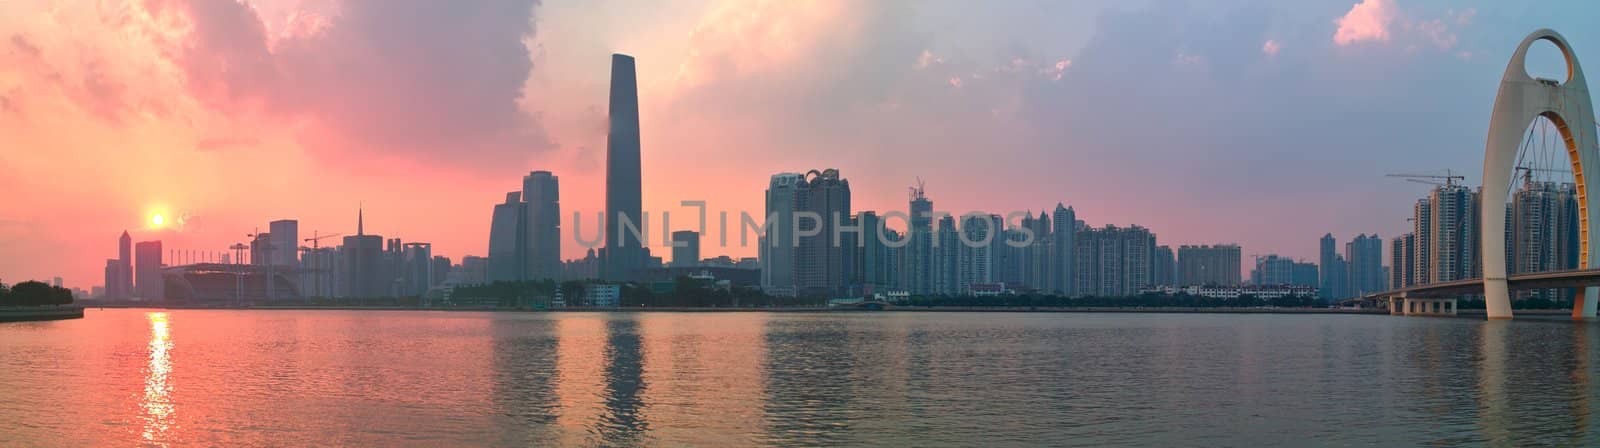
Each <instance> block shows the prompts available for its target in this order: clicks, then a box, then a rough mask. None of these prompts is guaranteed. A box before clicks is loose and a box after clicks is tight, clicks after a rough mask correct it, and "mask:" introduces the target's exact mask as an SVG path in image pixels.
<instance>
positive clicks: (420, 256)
mask: <svg viewBox="0 0 1600 448" xmlns="http://www.w3.org/2000/svg"><path fill="white" fill-rule="evenodd" d="M401 247H402V249H401V253H402V255H401V262H400V269H399V272H398V273H399V279H400V284H401V290H400V295H402V296H406V297H418V296H421V295H423V294H425V293H427V292H428V288H430V287H432V284H433V245H432V244H428V243H415V242H412V243H405V244H404V245H402V246H401ZM445 265H446V266H449V261H446V262H445Z"/></svg>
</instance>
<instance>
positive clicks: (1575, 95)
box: [1361, 29, 1600, 319]
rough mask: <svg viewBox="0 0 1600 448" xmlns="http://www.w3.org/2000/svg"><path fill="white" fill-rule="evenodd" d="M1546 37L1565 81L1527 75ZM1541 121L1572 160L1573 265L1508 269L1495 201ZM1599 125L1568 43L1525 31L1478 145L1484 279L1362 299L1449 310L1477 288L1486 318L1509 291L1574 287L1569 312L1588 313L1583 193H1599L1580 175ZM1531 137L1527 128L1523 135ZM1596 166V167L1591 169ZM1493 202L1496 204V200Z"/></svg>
mask: <svg viewBox="0 0 1600 448" xmlns="http://www.w3.org/2000/svg"><path fill="white" fill-rule="evenodd" d="M1540 41H1545V42H1549V43H1551V44H1553V45H1555V47H1556V48H1557V49H1559V50H1561V54H1562V56H1563V58H1565V59H1566V63H1567V77H1566V79H1564V80H1554V79H1541V78H1534V77H1533V76H1531V75H1529V74H1528V71H1527V58H1528V49H1529V47H1531V46H1532V45H1533V44H1534V43H1537V42H1540ZM1541 119H1543V120H1548V121H1549V122H1551V123H1553V124H1554V128H1555V129H1556V130H1557V131H1558V132H1559V134H1560V146H1562V148H1561V150H1562V151H1560V152H1561V153H1562V154H1561V156H1560V157H1559V158H1560V159H1565V162H1566V163H1567V164H1570V165H1571V168H1572V176H1573V184H1574V187H1575V188H1576V199H1577V202H1578V212H1577V215H1578V216H1577V218H1578V240H1579V241H1578V266H1579V267H1580V268H1579V269H1576V270H1570V271H1555V272H1540V273H1530V274H1518V275H1507V269H1506V268H1507V266H1506V244H1505V242H1504V241H1503V239H1504V238H1505V235H1506V215H1507V213H1505V209H1504V208H1503V207H1501V206H1503V205H1504V204H1505V202H1504V200H1505V198H1506V197H1507V196H1509V195H1510V194H1511V182H1512V178H1513V175H1514V174H1515V173H1514V170H1517V169H1518V166H1517V165H1518V156H1519V155H1521V153H1522V151H1521V149H1522V147H1521V143H1522V142H1523V140H1524V138H1523V137H1524V135H1523V134H1524V130H1526V129H1528V127H1529V124H1530V123H1538V120H1541ZM1596 134H1600V128H1597V127H1596V126H1595V117H1594V107H1593V103H1592V102H1591V100H1590V98H1589V83H1588V81H1587V80H1586V79H1585V78H1584V76H1583V68H1582V67H1580V66H1579V65H1578V58H1577V56H1576V55H1575V54H1574V52H1573V51H1572V46H1571V45H1570V44H1568V43H1567V39H1566V38H1565V37H1562V36H1561V34H1559V33H1556V32H1555V31H1551V30H1548V29H1541V30H1538V31H1534V32H1533V33H1532V34H1529V35H1528V37H1526V38H1524V39H1523V40H1522V43H1521V44H1519V45H1518V46H1517V50H1516V52H1514V53H1512V55H1511V61H1510V62H1509V63H1508V64H1506V70H1505V74H1504V75H1502V77H1501V79H1500V90H1499V92H1498V93H1496V95H1495V100H1494V111H1493V114H1492V115H1491V116H1490V119H1489V135H1488V138H1487V139H1486V141H1485V144H1484V155H1483V189H1482V190H1481V191H1482V193H1481V195H1480V198H1481V200H1482V201H1483V204H1482V205H1481V206H1480V207H1478V209H1479V213H1480V214H1479V220H1478V222H1479V223H1480V224H1481V227H1479V231H1478V238H1479V243H1480V246H1479V247H1481V248H1482V249H1481V250H1479V251H1478V252H1477V256H1478V257H1479V260H1478V261H1479V262H1480V263H1481V266H1483V278H1476V279H1467V280H1459V281H1449V282H1438V283H1429V284H1423V285H1417V286H1410V287H1406V288H1401V289H1396V290H1392V291H1384V292H1380V293H1377V294H1371V295H1369V296H1366V297H1362V298H1361V299H1366V300H1374V301H1377V300H1387V301H1388V302H1389V309H1390V312H1391V313H1393V314H1407V315H1413V314H1423V315H1428V314H1455V299H1453V298H1439V297H1448V296H1451V295H1462V294H1477V293H1482V294H1483V298H1484V305H1485V307H1486V308H1487V315H1488V318H1489V319H1510V318H1511V317H1512V316H1511V314H1512V313H1511V290H1512V289H1538V288H1569V287H1570V288H1578V290H1577V294H1575V296H1574V298H1573V310H1572V317H1573V318H1574V319H1592V318H1594V317H1595V305H1596V302H1600V263H1597V261H1600V260H1596V259H1595V255H1596V254H1600V238H1594V237H1593V236H1594V235H1595V234H1596V233H1597V232H1600V219H1596V218H1597V216H1596V213H1600V212H1597V210H1600V209H1596V208H1595V207H1591V206H1590V204H1589V198H1590V197H1593V196H1594V195H1595V194H1596V193H1600V190H1597V189H1600V185H1597V184H1596V183H1590V182H1587V180H1588V179H1593V178H1595V177H1594V176H1596V175H1600V171H1596V170H1600V143H1597V142H1600V140H1597V135H1596ZM1530 136H1531V134H1530ZM1591 171H1595V172H1591ZM1494 201H1499V204H1500V205H1501V206H1495V205H1494Z"/></svg>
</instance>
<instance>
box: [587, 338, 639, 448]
mask: <svg viewBox="0 0 1600 448" xmlns="http://www.w3.org/2000/svg"><path fill="white" fill-rule="evenodd" d="M634 318H635V315H626V316H615V317H613V318H612V319H610V320H607V321H606V347H605V372H604V373H603V374H604V375H605V390H604V394H605V395H604V397H603V399H602V401H604V403H605V409H604V410H603V412H602V413H601V414H600V419H599V422H598V424H597V425H596V427H595V428H594V430H595V432H596V433H598V434H599V435H600V437H601V440H600V442H601V443H600V444H601V445H606V446H635V445H640V444H641V443H642V442H644V440H643V436H644V434H645V433H646V432H648V431H649V429H650V425H649V422H647V421H645V419H644V418H643V411H644V409H643V408H644V400H643V398H642V395H643V394H644V390H645V383H644V355H643V345H644V344H643V342H642V341H641V340H640V338H639V323H638V322H637V321H635V320H634Z"/></svg>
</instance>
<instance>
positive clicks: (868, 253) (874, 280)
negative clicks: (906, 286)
mask: <svg viewBox="0 0 1600 448" xmlns="http://www.w3.org/2000/svg"><path fill="white" fill-rule="evenodd" d="M855 225H857V226H860V227H861V239H860V242H859V243H858V247H857V248H856V252H857V253H858V255H857V257H856V260H857V261H856V262H855V263H854V264H853V267H854V270H855V272H856V273H855V275H854V277H855V278H854V279H853V283H855V284H857V285H860V286H861V290H862V291H863V292H864V293H865V292H875V291H881V290H884V289H887V288H889V287H891V285H893V284H894V283H895V282H894V281H893V278H892V274H893V273H894V272H895V271H894V266H893V263H892V261H891V260H892V259H893V257H894V252H895V248H893V247H890V246H889V245H888V244H885V241H887V242H889V243H896V242H898V241H900V239H899V235H896V234H893V233H891V232H892V231H891V230H889V229H886V228H884V222H883V218H880V217H878V214H877V213H874V212H870V211H863V212H860V213H857V214H856V220H855ZM880 235H882V236H881V237H880Z"/></svg>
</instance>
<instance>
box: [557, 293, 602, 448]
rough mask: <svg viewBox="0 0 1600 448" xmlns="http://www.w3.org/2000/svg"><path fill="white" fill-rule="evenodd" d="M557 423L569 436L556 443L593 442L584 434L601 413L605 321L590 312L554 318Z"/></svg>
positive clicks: (592, 443)
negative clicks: (558, 407)
mask: <svg viewBox="0 0 1600 448" xmlns="http://www.w3.org/2000/svg"><path fill="white" fill-rule="evenodd" d="M555 332H556V359H555V366H556V377H555V383H556V396H557V397H558V399H559V400H558V402H559V403H560V409H559V411H558V413H557V414H556V424H557V425H558V426H560V427H561V428H563V430H564V431H565V432H566V434H564V435H565V436H567V437H568V438H567V439H565V440H563V441H562V443H558V444H557V445H569V446H570V445H595V444H596V441H594V440H588V439H586V438H585V436H586V435H587V434H588V433H589V432H590V431H589V430H590V428H593V427H594V426H595V425H596V424H597V423H596V420H598V419H599V418H600V417H599V416H600V413H601V409H600V407H601V403H600V393H601V387H602V385H601V363H602V362H603V359H602V358H603V355H604V353H603V352H604V351H605V339H604V338H605V323H604V322H603V321H602V320H601V319H598V318H595V317H594V315H590V314H563V315H561V317H560V318H559V319H557V320H556V322H555Z"/></svg>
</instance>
